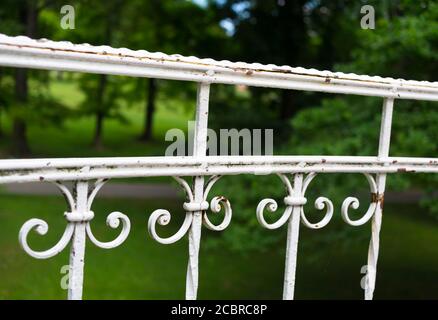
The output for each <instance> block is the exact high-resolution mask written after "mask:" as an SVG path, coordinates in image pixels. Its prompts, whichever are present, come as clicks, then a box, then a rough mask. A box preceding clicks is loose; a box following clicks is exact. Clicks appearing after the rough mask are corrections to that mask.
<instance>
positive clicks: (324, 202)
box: [301, 197, 334, 229]
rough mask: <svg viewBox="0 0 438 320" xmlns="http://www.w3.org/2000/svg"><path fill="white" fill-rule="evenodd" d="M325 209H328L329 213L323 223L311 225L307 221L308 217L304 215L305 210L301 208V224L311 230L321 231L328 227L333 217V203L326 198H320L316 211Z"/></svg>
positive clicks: (316, 201)
mask: <svg viewBox="0 0 438 320" xmlns="http://www.w3.org/2000/svg"><path fill="white" fill-rule="evenodd" d="M324 208H327V211H326V213H325V215H324V217H323V218H322V219H321V221H319V222H317V223H310V222H309V220H307V218H306V215H305V214H304V209H303V208H301V222H302V223H303V225H305V226H306V227H307V228H310V229H321V228H324V227H325V226H326V225H328V223H329V222H330V220H331V219H332V217H333V211H334V210H333V203H332V202H331V200H330V199H328V198H326V197H319V198H318V199H316V200H315V209H317V210H324Z"/></svg>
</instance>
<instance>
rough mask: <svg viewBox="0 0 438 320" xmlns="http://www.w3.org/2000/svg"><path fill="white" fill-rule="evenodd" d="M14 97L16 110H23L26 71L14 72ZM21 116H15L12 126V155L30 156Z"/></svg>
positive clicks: (24, 104)
mask: <svg viewBox="0 0 438 320" xmlns="http://www.w3.org/2000/svg"><path fill="white" fill-rule="evenodd" d="M15 97H16V101H17V103H18V105H17V107H18V108H20V109H21V108H25V107H26V103H27V100H28V86H27V70H26V69H17V70H16V72H15ZM20 113H21V115H19V116H16V117H15V118H14V121H13V125H12V130H13V131H12V141H13V153H14V154H15V155H17V156H27V155H29V154H30V148H29V144H28V142H27V136H26V128H27V126H26V122H25V120H24V119H23V115H22V112H20Z"/></svg>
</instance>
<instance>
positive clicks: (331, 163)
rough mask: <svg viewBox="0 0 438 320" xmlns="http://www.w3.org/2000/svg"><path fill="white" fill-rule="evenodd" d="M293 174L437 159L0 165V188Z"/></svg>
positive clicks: (418, 167) (423, 164)
mask: <svg viewBox="0 0 438 320" xmlns="http://www.w3.org/2000/svg"><path fill="white" fill-rule="evenodd" d="M297 172H303V173H306V172H327V173H336V172H346V173H347V172H350V173H395V172H418V173H420V172H424V173H426V172H438V159H435V158H405V157H388V158H378V157H360V156H357V157H354V156H212V157H147V158H145V157H141V158H137V157H132V158H81V159H77V158H64V159H21V160H0V183H13V182H32V181H58V180H60V181H61V180H88V179H98V178H129V177H156V176H204V175H234V174H256V175H263V174H270V173H297Z"/></svg>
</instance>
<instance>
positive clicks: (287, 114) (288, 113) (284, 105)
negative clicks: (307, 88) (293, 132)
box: [280, 90, 296, 120]
mask: <svg viewBox="0 0 438 320" xmlns="http://www.w3.org/2000/svg"><path fill="white" fill-rule="evenodd" d="M295 113H296V108H295V107H294V104H293V92H292V91H291V90H282V91H281V106H280V119H281V120H287V119H289V118H291V117H293V116H294V115H295Z"/></svg>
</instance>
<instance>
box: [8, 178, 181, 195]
mask: <svg viewBox="0 0 438 320" xmlns="http://www.w3.org/2000/svg"><path fill="white" fill-rule="evenodd" d="M0 190H2V191H3V193H9V194H23V195H61V192H60V191H59V189H58V188H57V187H56V186H55V185H53V184H51V183H46V182H32V183H11V184H5V185H2V186H1V187H0ZM179 191H180V190H179V189H178V188H177V187H176V186H174V185H171V184H167V183H148V184H146V183H121V182H111V181H110V182H108V183H107V184H106V185H105V186H104V187H103V188H102V189H101V190H100V191H99V197H106V198H136V199H149V198H171V199H175V198H178V197H179V196H180V195H181V194H179Z"/></svg>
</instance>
